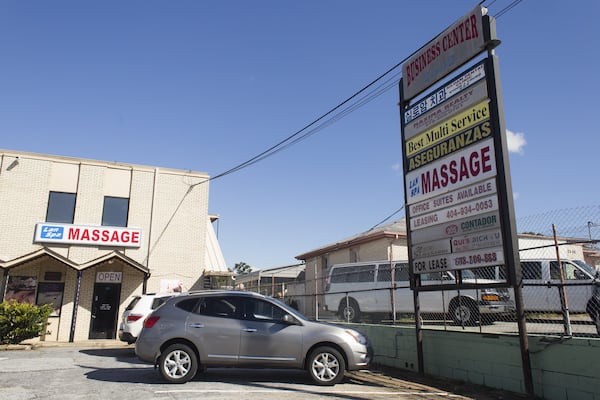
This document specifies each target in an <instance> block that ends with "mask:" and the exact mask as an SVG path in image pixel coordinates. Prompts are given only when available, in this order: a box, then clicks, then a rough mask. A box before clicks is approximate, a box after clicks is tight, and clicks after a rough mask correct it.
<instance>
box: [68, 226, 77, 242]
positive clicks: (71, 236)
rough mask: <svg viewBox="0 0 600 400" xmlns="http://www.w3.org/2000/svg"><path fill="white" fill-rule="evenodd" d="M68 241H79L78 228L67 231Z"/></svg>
mask: <svg viewBox="0 0 600 400" xmlns="http://www.w3.org/2000/svg"><path fill="white" fill-rule="evenodd" d="M69 240H79V228H70V229H69Z"/></svg>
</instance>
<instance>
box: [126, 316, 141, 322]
mask: <svg viewBox="0 0 600 400" xmlns="http://www.w3.org/2000/svg"><path fill="white" fill-rule="evenodd" d="M142 317H143V315H139V314H129V315H128V316H127V322H135V321H137V320H138V319H140V318H142Z"/></svg>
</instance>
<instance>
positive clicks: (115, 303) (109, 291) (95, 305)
mask: <svg viewBox="0 0 600 400" xmlns="http://www.w3.org/2000/svg"><path fill="white" fill-rule="evenodd" d="M120 297H121V284H120V283H96V284H95V285H94V297H93V299H92V321H91V324H90V335H89V338H90V339H115V338H116V331H117V318H118V314H117V313H118V311H119V303H120V300H121V299H120Z"/></svg>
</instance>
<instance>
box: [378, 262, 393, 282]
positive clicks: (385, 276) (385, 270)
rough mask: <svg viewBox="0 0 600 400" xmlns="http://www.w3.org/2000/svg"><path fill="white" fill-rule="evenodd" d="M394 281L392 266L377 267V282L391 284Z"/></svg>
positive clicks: (380, 265)
mask: <svg viewBox="0 0 600 400" xmlns="http://www.w3.org/2000/svg"><path fill="white" fill-rule="evenodd" d="M391 280H392V269H391V267H390V264H379V267H377V282H390V281H391Z"/></svg>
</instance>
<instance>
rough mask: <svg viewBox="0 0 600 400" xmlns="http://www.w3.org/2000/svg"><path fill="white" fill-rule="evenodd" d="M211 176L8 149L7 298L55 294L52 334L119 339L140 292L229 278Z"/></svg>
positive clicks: (1, 268)
mask: <svg viewBox="0 0 600 400" xmlns="http://www.w3.org/2000/svg"><path fill="white" fill-rule="evenodd" d="M208 180H209V176H208V175H207V174H205V173H201V172H193V171H183V170H176V169H170V168H159V167H151V166H141V165H132V164H123V163H115V162H104V161H95V160H86V159H78V158H69V157H58V156H51V155H43V154H33V153H25V152H17V151H8V150H0V204H1V206H0V235H1V236H0V274H1V279H0V285H1V286H0V296H1V298H0V299H1V300H9V299H15V300H17V301H27V302H31V303H37V304H42V303H49V304H52V305H53V306H54V308H55V312H54V313H53V315H52V316H51V317H50V321H49V322H50V326H49V334H48V335H46V337H45V338H43V339H44V340H47V341H48V340H54V341H76V340H87V339H114V338H116V337H117V334H118V332H117V330H118V323H119V316H120V315H121V314H122V311H123V309H124V307H125V306H126V304H127V303H128V301H129V300H130V298H131V296H132V295H136V294H142V293H146V292H160V291H180V290H190V289H199V288H203V287H215V286H219V285H221V284H222V283H223V281H224V280H226V279H227V278H228V277H230V276H231V273H229V272H228V271H227V268H226V266H225V261H224V259H223V255H222V253H221V250H220V247H219V244H218V241H217V238H216V235H215V232H214V229H213V226H212V223H213V221H214V220H216V219H217V218H216V217H212V216H210V215H209V214H208V193H209V182H208Z"/></svg>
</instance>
